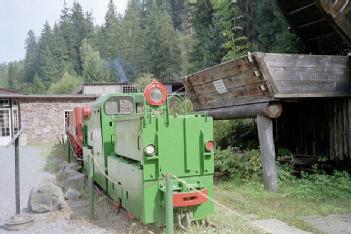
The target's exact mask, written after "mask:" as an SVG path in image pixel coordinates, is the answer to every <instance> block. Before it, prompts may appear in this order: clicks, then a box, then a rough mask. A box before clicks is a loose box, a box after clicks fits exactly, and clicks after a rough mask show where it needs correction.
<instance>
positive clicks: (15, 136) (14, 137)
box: [6, 128, 23, 148]
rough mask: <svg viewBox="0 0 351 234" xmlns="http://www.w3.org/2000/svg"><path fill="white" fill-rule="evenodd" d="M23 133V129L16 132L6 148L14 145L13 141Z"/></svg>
mask: <svg viewBox="0 0 351 234" xmlns="http://www.w3.org/2000/svg"><path fill="white" fill-rule="evenodd" d="M22 133H23V128H21V129H20V130H18V132H17V133H16V135H14V136H13V138H12V139H11V141H10V143H9V144H8V145H7V146H6V147H7V148H9V147H10V146H11V145H13V144H14V143H15V141H16V140H17V139H18V138H19V137H20V135H21V134H22Z"/></svg>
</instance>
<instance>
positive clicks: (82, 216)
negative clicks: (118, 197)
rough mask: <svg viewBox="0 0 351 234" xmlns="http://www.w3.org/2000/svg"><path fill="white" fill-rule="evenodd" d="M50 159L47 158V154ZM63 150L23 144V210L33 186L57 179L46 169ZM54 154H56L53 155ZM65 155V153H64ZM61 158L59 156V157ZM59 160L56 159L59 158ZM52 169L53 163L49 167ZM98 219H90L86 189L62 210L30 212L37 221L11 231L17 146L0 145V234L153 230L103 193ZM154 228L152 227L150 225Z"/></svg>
mask: <svg viewBox="0 0 351 234" xmlns="http://www.w3.org/2000/svg"><path fill="white" fill-rule="evenodd" d="M49 154H51V157H49V158H51V159H49V160H48V155H49ZM57 154H62V152H59V153H58V152H56V150H55V146H20V179H21V181H20V182H21V183H20V189H21V212H22V214H28V213H27V209H26V208H27V202H28V197H29V193H30V190H31V189H32V188H33V187H37V186H38V185H39V184H40V183H41V182H42V181H43V180H49V181H56V177H55V173H54V172H52V173H49V172H46V168H45V167H46V166H48V162H49V164H50V165H52V160H55V158H56V160H57V159H58V158H62V157H57V156H60V155H57ZM52 155H55V157H52ZM61 156H62V155H61ZM58 160H60V159H58ZM56 162H57V161H56ZM47 169H50V166H49V167H47ZM95 209H96V219H95V220H94V222H93V223H91V222H89V217H88V214H89V212H88V196H87V193H86V192H83V195H82V198H81V199H80V200H79V201H76V202H70V201H66V207H65V208H64V209H63V210H60V211H55V212H49V213H45V214H29V215H30V216H31V217H32V219H33V220H34V223H33V225H32V226H31V227H29V228H28V229H26V230H23V231H19V232H8V231H6V230H5V229H3V228H2V225H3V223H4V221H5V220H6V219H8V218H9V217H11V216H12V215H14V214H15V210H16V209H15V178H14V148H13V147H12V148H6V147H0V234H3V233H6V234H9V233H21V234H22V233H43V234H47V233H78V234H81V233H84V234H85V233H94V234H95V233H134V232H138V231H139V232H140V233H153V232H149V230H150V229H149V228H148V227H145V226H143V225H140V223H138V222H129V221H128V220H127V215H126V212H125V211H117V210H116V209H115V208H113V206H112V205H111V204H109V202H107V201H106V199H105V198H104V197H99V198H97V199H96V203H95ZM151 230H152V228H151Z"/></svg>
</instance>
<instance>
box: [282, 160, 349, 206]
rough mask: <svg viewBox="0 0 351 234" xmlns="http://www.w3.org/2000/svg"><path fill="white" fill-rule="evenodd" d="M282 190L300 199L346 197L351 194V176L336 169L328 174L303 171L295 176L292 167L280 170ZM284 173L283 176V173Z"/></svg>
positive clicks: (316, 171) (318, 171)
mask: <svg viewBox="0 0 351 234" xmlns="http://www.w3.org/2000/svg"><path fill="white" fill-rule="evenodd" d="M278 172H280V176H279V180H280V186H281V190H282V192H289V193H291V194H293V195H294V196H296V197H298V198H300V199H311V198H314V199H319V200H325V201H327V200H329V199H331V198H332V199H345V198H348V197H350V194H351V177H350V174H348V173H347V172H339V171H334V172H333V174H331V175H328V174H326V173H325V172H323V171H320V170H315V171H312V172H309V173H307V172H301V174H300V175H299V176H293V175H292V173H291V167H288V166H285V167H284V168H280V170H278ZM282 174H284V176H283V177H281V175H282Z"/></svg>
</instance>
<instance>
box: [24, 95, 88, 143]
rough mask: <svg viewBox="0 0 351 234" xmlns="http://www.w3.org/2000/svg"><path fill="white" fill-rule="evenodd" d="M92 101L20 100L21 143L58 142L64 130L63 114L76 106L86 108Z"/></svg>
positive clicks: (57, 99)
mask: <svg viewBox="0 0 351 234" xmlns="http://www.w3.org/2000/svg"><path fill="white" fill-rule="evenodd" d="M93 102H94V100H91V99H90V100H84V99H62V98H45V99H43V98H38V99H33V98H31V99H21V100H20V101H19V103H20V115H21V116H20V118H21V125H22V128H23V129H24V133H23V136H22V142H23V143H24V144H26V143H27V144H38V143H39V144H40V143H46V142H54V141H56V142H58V140H57V138H59V139H61V137H62V134H65V129H64V113H65V111H67V110H72V109H73V108H74V107H76V106H88V105H90V104H91V103H93Z"/></svg>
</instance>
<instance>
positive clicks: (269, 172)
mask: <svg viewBox="0 0 351 234" xmlns="http://www.w3.org/2000/svg"><path fill="white" fill-rule="evenodd" d="M257 130H258V138H259V141H260V149H261V162H262V169H263V184H264V187H265V188H266V190H268V191H270V192H274V191H276V190H277V187H278V185H277V170H276V166H275V149H274V141H273V123H272V119H270V118H267V117H265V116H262V115H258V116H257Z"/></svg>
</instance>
